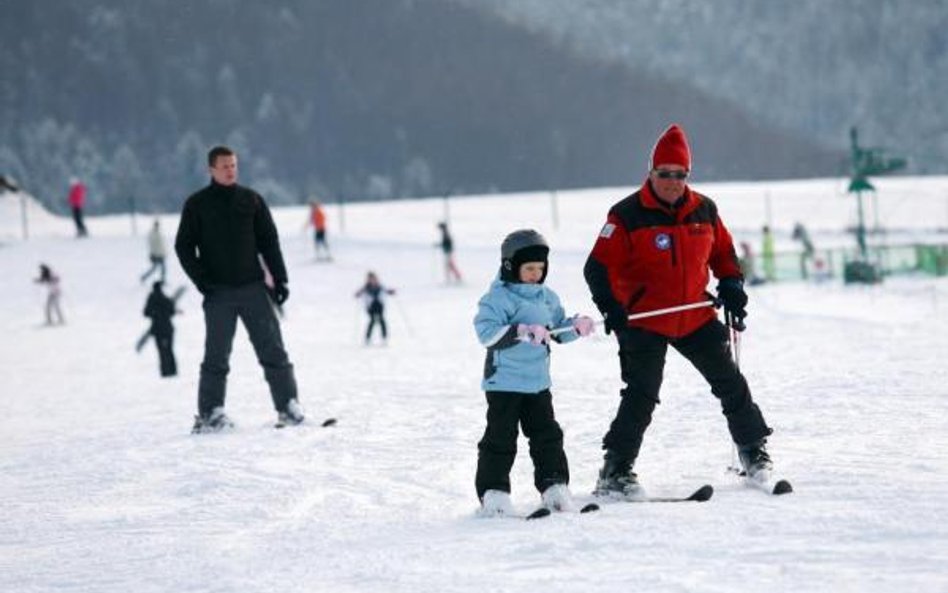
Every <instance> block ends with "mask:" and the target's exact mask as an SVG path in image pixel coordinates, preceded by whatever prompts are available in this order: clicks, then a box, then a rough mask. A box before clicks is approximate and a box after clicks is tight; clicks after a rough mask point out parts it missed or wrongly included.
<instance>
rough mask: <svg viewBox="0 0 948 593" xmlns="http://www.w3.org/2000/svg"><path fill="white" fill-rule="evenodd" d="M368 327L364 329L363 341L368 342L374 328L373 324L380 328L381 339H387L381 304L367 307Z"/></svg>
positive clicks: (386, 328)
mask: <svg viewBox="0 0 948 593" xmlns="http://www.w3.org/2000/svg"><path fill="white" fill-rule="evenodd" d="M368 313H369V327H368V329H366V330H365V341H366V342H368V341H369V340H371V339H372V331H373V330H374V329H375V324H376V323H378V324H379V329H380V330H382V339H383V340H385V339H388V327H387V326H386V325H385V308H384V307H382V306H381V305H378V306H376V305H372V306H371V307H369V310H368Z"/></svg>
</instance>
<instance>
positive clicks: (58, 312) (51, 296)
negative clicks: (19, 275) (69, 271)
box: [33, 264, 66, 326]
mask: <svg viewBox="0 0 948 593" xmlns="http://www.w3.org/2000/svg"><path fill="white" fill-rule="evenodd" d="M39 274H40V275H39V278H36V279H35V280H33V282H36V283H37V284H45V285H46V290H47V293H46V309H45V311H46V325H50V326H51V325H64V324H65V323H66V320H65V319H64V318H63V311H62V308H61V307H60V304H59V301H60V299H61V298H62V289H61V288H60V286H59V276H57V275H56V273H55V272H53V270H52V268H50V267H49V266H48V265H46V264H40V266H39Z"/></svg>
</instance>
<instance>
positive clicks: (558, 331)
mask: <svg viewBox="0 0 948 593" xmlns="http://www.w3.org/2000/svg"><path fill="white" fill-rule="evenodd" d="M714 305H715V302H714V301H699V302H697V303H688V304H687V305H678V306H675V307H665V308H664V309H653V310H652V311H643V312H642V313H633V314H632V315H629V316H628V318H627V319H628V320H629V321H632V320H633V319H645V318H646V317H657V316H659V315H667V314H669V313H678V312H681V311H688V310H690V309H701V308H702V307H713V306H714ZM603 323H604V321H603V320H601V319H600V320H598V321H596V325H602V324H603ZM572 329H573V328H572V327H560V328H557V329H554V330H552V331H550V335H554V336H555V335H556V334H561V333H563V332H568V331H570V330H572Z"/></svg>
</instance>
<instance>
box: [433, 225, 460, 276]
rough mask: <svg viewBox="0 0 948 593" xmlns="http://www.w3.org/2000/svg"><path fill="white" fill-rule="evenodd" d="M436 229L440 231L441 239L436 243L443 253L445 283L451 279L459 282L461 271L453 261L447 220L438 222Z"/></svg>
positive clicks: (452, 245) (451, 241)
mask: <svg viewBox="0 0 948 593" xmlns="http://www.w3.org/2000/svg"><path fill="white" fill-rule="evenodd" d="M438 230H439V231H441V241H440V242H439V243H437V245H438V246H439V247H441V252H442V253H443V254H444V281H445V283H447V284H450V283H451V281H452V280H453V281H454V282H458V283H459V282H461V271H460V270H458V266H457V264H456V263H455V261H454V237H452V236H451V231H449V230H448V223H447V222H439V223H438Z"/></svg>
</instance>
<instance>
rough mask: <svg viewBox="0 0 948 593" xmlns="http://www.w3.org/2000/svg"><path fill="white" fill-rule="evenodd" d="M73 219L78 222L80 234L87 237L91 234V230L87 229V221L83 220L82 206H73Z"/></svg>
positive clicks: (78, 232)
mask: <svg viewBox="0 0 948 593" xmlns="http://www.w3.org/2000/svg"><path fill="white" fill-rule="evenodd" d="M72 220H73V221H74V222H75V223H76V234H77V235H78V236H80V237H85V236H86V235H88V234H89V231H87V230H86V223H85V222H83V220H82V208H78V207H76V206H73V207H72Z"/></svg>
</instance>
